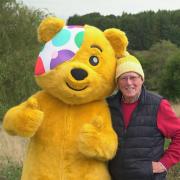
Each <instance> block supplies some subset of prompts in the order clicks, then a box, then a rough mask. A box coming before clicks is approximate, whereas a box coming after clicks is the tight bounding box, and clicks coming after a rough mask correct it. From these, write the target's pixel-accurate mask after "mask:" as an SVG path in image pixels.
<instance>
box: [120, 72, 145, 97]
mask: <svg viewBox="0 0 180 180" xmlns="http://www.w3.org/2000/svg"><path fill="white" fill-rule="evenodd" d="M117 82H118V88H119V89H120V91H121V92H122V94H123V97H124V98H125V99H134V98H136V97H137V96H138V95H139V94H140V92H141V87H142V84H143V82H144V81H143V80H142V77H141V76H140V75H139V74H137V73H135V72H128V73H124V74H122V75H121V76H120V77H119V78H118V81H117Z"/></svg>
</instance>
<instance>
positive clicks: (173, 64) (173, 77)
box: [160, 51, 180, 102]
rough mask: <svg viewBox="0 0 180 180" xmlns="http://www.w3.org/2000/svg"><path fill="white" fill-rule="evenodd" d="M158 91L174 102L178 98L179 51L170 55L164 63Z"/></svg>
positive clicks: (179, 87)
mask: <svg viewBox="0 0 180 180" xmlns="http://www.w3.org/2000/svg"><path fill="white" fill-rule="evenodd" d="M160 93H161V94H162V95H163V96H165V97H166V98H168V99H170V100H172V101H174V102H177V101H179V100H180V51H179V52H178V53H176V54H175V55H174V56H172V57H170V58H169V60H168V61H167V63H166V65H165V68H164V71H163V74H162V78H161V82H160Z"/></svg>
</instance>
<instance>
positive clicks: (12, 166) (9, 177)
mask: <svg viewBox="0 0 180 180" xmlns="http://www.w3.org/2000/svg"><path fill="white" fill-rule="evenodd" d="M21 172H22V167H21V166H20V165H18V164H16V163H13V162H8V163H7V164H6V165H5V166H3V167H1V168H0V180H20V178H21Z"/></svg>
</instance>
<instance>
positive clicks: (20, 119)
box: [3, 97, 44, 137]
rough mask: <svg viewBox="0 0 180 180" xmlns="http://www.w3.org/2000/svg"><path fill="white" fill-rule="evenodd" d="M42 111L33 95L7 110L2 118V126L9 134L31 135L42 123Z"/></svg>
mask: <svg viewBox="0 0 180 180" xmlns="http://www.w3.org/2000/svg"><path fill="white" fill-rule="evenodd" d="M43 117H44V113H43V112H42V111H41V110H40V108H39V104H38V101H37V99H36V98H35V97H30V98H29V99H28V100H27V101H25V102H23V103H22V104H20V105H18V106H15V107H13V108H11V109H9V110H8V112H7V113H6V114H5V117H4V119H3V128H4V129H5V130H6V131H7V132H8V133H9V134H11V135H19V136H23V137H32V136H33V135H34V134H35V133H36V131H37V130H38V128H39V126H40V125H41V123H42V120H43Z"/></svg>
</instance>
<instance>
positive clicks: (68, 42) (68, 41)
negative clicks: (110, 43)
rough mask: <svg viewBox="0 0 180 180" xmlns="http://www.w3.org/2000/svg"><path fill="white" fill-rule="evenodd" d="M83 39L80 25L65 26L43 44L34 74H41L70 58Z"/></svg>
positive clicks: (82, 29) (82, 30)
mask: <svg viewBox="0 0 180 180" xmlns="http://www.w3.org/2000/svg"><path fill="white" fill-rule="evenodd" d="M83 39H84V28H83V27H82V26H65V27H64V28H63V29H61V30H60V31H59V32H58V33H57V34H56V35H55V36H54V37H53V39H52V40H50V41H48V42H47V43H46V44H45V46H44V48H43V49H42V51H41V52H40V54H39V56H38V59H37V62H36V66H35V75H36V76H38V75H42V74H44V73H46V72H48V71H50V70H51V69H54V68H55V67H56V66H57V65H59V64H61V63H63V62H65V61H68V60H70V59H72V58H73V56H74V55H75V54H76V52H77V51H78V50H79V48H80V47H81V45H82V42H83Z"/></svg>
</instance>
